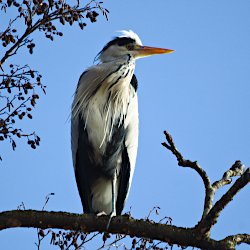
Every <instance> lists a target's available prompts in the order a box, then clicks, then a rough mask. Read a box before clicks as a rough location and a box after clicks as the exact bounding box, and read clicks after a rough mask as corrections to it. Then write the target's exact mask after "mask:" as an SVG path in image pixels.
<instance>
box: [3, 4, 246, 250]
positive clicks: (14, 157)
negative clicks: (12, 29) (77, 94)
mask: <svg viewBox="0 0 250 250" xmlns="http://www.w3.org/2000/svg"><path fill="white" fill-rule="evenodd" d="M105 2H106V3H105V7H107V8H108V9H109V11H110V15H109V21H106V20H105V18H104V17H99V19H98V22H97V23H95V24H90V25H89V26H87V28H86V30H84V31H81V30H80V29H78V28H71V29H70V28H64V29H63V31H64V37H63V39H59V38H58V39H56V41H55V42H53V43H52V42H50V41H49V40H45V39H43V36H42V34H37V35H36V36H35V39H36V42H37V46H36V48H35V51H34V55H32V56H29V55H27V56H26V52H25V53H22V57H19V58H18V60H20V61H23V62H24V63H29V64H30V65H33V67H34V68H35V69H38V70H39V71H40V73H41V74H42V75H43V82H44V83H46V85H47V86H48V87H47V95H46V96H42V95H41V98H40V100H39V103H38V106H37V108H36V110H35V112H34V113H33V114H34V119H33V120H29V121H26V122H25V127H26V128H27V129H29V130H30V131H33V130H35V131H36V132H37V133H38V134H39V135H40V137H41V138H42V142H41V146H40V147H39V148H38V149H37V150H32V149H29V148H28V147H27V146H26V145H25V143H20V142H18V147H17V149H16V151H15V152H12V151H11V148H10V145H8V144H4V145H3V146H2V145H1V153H2V156H3V162H2V163H0V164H1V167H0V175H1V182H0V190H1V192H0V200H1V205H0V209H1V210H2V211H3V210H11V209H15V208H17V206H18V205H19V204H20V203H21V202H24V204H25V206H26V208H27V209H41V208H42V206H43V204H44V199H45V196H46V195H47V194H48V193H51V192H54V193H55V196H53V197H52V198H51V200H50V201H49V203H48V205H47V209H48V210H54V211H68V212H75V213H80V212H81V211H82V207H81V202H80V199H79V196H78V192H77V188H76V183H75V179H74V173H73V167H72V161H71V149H70V124H69V122H67V118H68V115H69V112H70V105H71V102H72V95H73V93H74V90H75V87H76V84H77V82H78V79H79V76H80V75H81V73H82V72H83V71H84V69H85V68H86V67H88V66H90V65H92V63H93V59H94V57H95V56H96V54H97V53H98V52H99V51H100V50H101V49H102V47H103V46H104V45H105V43H106V42H108V41H109V40H110V39H111V38H112V37H113V36H114V35H116V34H115V31H117V30H121V29H132V30H133V31H135V32H136V33H138V35H139V36H140V38H141V40H142V42H143V43H144V44H145V45H150V46H158V47H166V48H170V49H174V50H176V52H175V53H173V54H170V55H161V56H155V57H151V58H145V59H141V60H139V61H137V65H136V71H135V73H136V75H137V78H138V81H139V90H138V95H139V112H140V137H139V151H138V157H137V163H136V170H135V175H134V179H133V183H132V188H131V192H130V195H129V199H128V201H127V204H126V207H125V209H124V211H125V212H126V211H128V210H129V208H130V207H132V215H133V216H134V217H135V218H144V217H145V216H146V215H147V214H148V212H149V210H150V209H152V208H153V207H154V206H160V207H161V210H160V217H164V216H170V217H172V219H173V224H174V225H177V226H186V227H189V226H194V225H195V224H196V223H197V221H198V220H199V219H200V216H201V213H202V207H203V198H204V189H203V185H202V182H201V180H200V178H199V177H198V175H197V174H196V173H195V172H194V171H192V170H190V169H182V168H180V167H178V165H177V163H176V160H175V158H174V157H173V156H172V155H171V154H170V152H168V151H167V150H166V149H165V148H163V147H162V146H161V142H162V141H164V136H163V133H162V132H163V130H168V131H169V132H170V133H171V134H172V136H173V138H174V139H175V142H176V144H177V146H178V148H179V149H180V151H181V152H182V153H183V155H184V156H185V157H186V158H189V159H191V160H198V161H199V163H200V164H201V166H202V167H203V168H204V169H205V170H206V171H207V173H208V175H209V176H210V177H211V179H212V181H215V180H217V179H218V178H220V177H221V176H222V174H223V173H224V172H225V171H226V170H227V169H228V168H229V167H230V166H231V165H232V164H233V163H234V161H235V160H238V159H239V160H241V161H242V162H243V163H244V164H245V165H246V166H249V164H250V116H249V115H250V113H249V112H250V98H249V95H250V48H249V46H250V14H249V13H250V1H248V0H241V1H233V0H220V1H215V0H212V1H198V0H189V1H186V0H172V1H159V0H156V1H133V0H127V1H105ZM227 189H228V188H227V187H224V188H222V190H221V191H220V192H219V193H218V194H217V196H216V198H219V197H220V195H221V194H222V193H223V192H225V191H226V190H227ZM249 194H250V186H248V187H246V188H245V189H244V190H242V191H241V192H240V193H239V194H238V195H237V196H236V197H235V198H234V200H233V201H232V202H231V203H230V205H229V206H227V208H226V209H225V210H224V211H223V213H222V214H221V216H220V218H219V221H218V224H217V225H216V226H215V227H214V230H213V231H212V236H213V237H214V238H215V239H221V238H223V237H225V236H227V235H230V234H235V233H243V232H245V233H249V232H250V217H249V209H250V199H249ZM160 217H159V218H160ZM35 241H36V233H35V230H31V229H18V230H16V229H14V230H6V231H4V232H1V233H0V248H1V249H5V250H12V249H25V250H31V249H36V247H35V245H34V242H35ZM42 249H50V248H49V247H48V243H47V244H44V245H43V248H42ZM51 249H53V248H51ZM237 249H241V250H243V249H247V246H246V245H242V246H241V247H238V248H237Z"/></svg>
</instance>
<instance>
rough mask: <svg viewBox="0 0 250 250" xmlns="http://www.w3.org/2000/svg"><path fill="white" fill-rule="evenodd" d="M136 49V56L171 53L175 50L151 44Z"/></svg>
mask: <svg viewBox="0 0 250 250" xmlns="http://www.w3.org/2000/svg"><path fill="white" fill-rule="evenodd" d="M135 51H136V57H145V56H152V55H158V54H169V53H173V52H174V50H172V49H162V48H155V47H149V46H138V47H137V48H136V50H135Z"/></svg>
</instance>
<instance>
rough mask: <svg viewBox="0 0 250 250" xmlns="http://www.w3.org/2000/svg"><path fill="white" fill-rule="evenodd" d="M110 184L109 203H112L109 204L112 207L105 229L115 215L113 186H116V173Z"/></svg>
mask: <svg viewBox="0 0 250 250" xmlns="http://www.w3.org/2000/svg"><path fill="white" fill-rule="evenodd" d="M111 181H112V184H111V186H112V200H111V202H112V204H111V206H112V210H111V213H110V214H109V221H108V225H107V229H108V228H109V225H110V222H111V219H112V217H114V216H115V215H116V209H115V197H116V192H115V191H116V190H115V186H116V172H115V175H114V177H113V178H112V180H111Z"/></svg>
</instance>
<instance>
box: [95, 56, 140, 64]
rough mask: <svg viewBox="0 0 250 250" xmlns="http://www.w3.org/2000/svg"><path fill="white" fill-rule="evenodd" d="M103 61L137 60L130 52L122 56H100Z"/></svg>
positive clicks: (123, 61) (122, 61)
mask: <svg viewBox="0 0 250 250" xmlns="http://www.w3.org/2000/svg"><path fill="white" fill-rule="evenodd" d="M100 59H101V62H102V63H109V62H121V63H122V64H123V63H126V62H127V63H129V61H135V59H134V57H133V56H131V55H130V54H125V55H121V56H112V55H107V56H105V57H102V58H100Z"/></svg>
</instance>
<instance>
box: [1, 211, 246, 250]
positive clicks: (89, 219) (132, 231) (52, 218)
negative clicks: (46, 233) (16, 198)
mask: <svg viewBox="0 0 250 250" xmlns="http://www.w3.org/2000/svg"><path fill="white" fill-rule="evenodd" d="M108 220H109V217H106V216H102V217H96V216H94V215H89V214H84V215H78V214H71V213H64V212H46V211H35V210H13V211H6V212H2V213H0V230H3V229H7V228H14V227H33V228H42V229H47V228H60V229H66V230H74V231H83V232H94V231H99V232H104V231H106V226H107V223H108ZM108 231H109V233H113V234H117V233H118V234H126V235H130V236H136V237H140V238H149V239H153V240H160V241H163V242H167V243H170V244H178V245H181V246H193V247H198V248H201V249H210V250H213V249H224V250H227V249H229V250H231V249H234V247H235V244H236V243H235V244H234V243H232V242H236V241H233V237H235V236H230V237H231V238H230V237H228V239H224V240H221V241H216V240H213V239H209V238H204V237H200V232H199V231H197V230H196V229H194V228H182V227H176V226H171V225H164V224H158V223H152V222H149V221H144V220H135V219H133V218H131V217H128V216H117V217H114V218H112V221H111V224H110V226H109V230H108ZM248 240H249V235H245V236H244V237H243V236H241V240H239V237H238V240H237V244H239V243H241V242H246V241H248ZM229 243H230V244H229Z"/></svg>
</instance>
